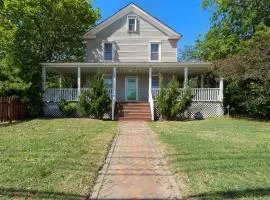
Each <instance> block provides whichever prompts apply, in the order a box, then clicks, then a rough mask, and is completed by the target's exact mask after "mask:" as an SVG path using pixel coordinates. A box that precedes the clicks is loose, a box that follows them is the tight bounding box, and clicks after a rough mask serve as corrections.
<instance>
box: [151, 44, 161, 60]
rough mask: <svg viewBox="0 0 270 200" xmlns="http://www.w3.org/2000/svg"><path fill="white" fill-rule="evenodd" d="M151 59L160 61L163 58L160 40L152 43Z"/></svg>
mask: <svg viewBox="0 0 270 200" xmlns="http://www.w3.org/2000/svg"><path fill="white" fill-rule="evenodd" d="M150 60H151V61H160V60H161V46H160V42H152V43H150Z"/></svg>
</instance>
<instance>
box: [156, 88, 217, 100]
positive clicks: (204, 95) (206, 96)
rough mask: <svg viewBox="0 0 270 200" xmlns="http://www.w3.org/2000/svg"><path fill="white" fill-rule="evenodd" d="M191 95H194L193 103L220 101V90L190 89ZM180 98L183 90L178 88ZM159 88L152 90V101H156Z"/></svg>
mask: <svg viewBox="0 0 270 200" xmlns="http://www.w3.org/2000/svg"><path fill="white" fill-rule="evenodd" d="M191 90H192V94H193V95H194V97H193V99H192V100H193V101H222V100H221V94H220V88H192V89H191ZM179 91H180V93H181V96H182V95H183V93H184V89H183V88H179ZM159 92H160V88H152V94H153V99H154V100H156V98H157V96H158V95H159Z"/></svg>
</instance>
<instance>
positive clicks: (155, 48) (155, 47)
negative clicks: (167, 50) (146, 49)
mask: <svg viewBox="0 0 270 200" xmlns="http://www.w3.org/2000/svg"><path fill="white" fill-rule="evenodd" d="M158 51H159V44H151V52H158Z"/></svg>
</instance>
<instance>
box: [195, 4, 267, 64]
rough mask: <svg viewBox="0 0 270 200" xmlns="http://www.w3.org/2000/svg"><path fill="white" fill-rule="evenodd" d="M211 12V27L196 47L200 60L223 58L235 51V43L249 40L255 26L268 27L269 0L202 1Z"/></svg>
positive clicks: (237, 44)
mask: <svg viewBox="0 0 270 200" xmlns="http://www.w3.org/2000/svg"><path fill="white" fill-rule="evenodd" d="M203 8H205V9H210V10H211V12H212V18H211V22H212V27H211V29H210V31H209V32H208V33H207V34H206V35H205V37H204V38H200V39H199V40H198V41H197V47H198V49H199V52H200V53H201V58H202V59H204V60H216V59H220V58H225V57H227V56H229V55H232V54H235V53H237V52H239V51H240V50H241V49H240V48H239V44H241V43H242V42H243V41H246V40H248V39H250V38H251V37H252V36H253V35H254V33H255V32H256V30H257V26H258V25H260V24H264V25H266V26H270V15H269V11H270V1H269V0H260V1H258V0H203Z"/></svg>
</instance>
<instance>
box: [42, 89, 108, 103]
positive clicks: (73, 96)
mask: <svg viewBox="0 0 270 200" xmlns="http://www.w3.org/2000/svg"><path fill="white" fill-rule="evenodd" d="M91 90H92V88H81V92H83V91H91ZM107 92H108V94H109V96H110V98H111V99H112V89H111V88H108V89H107ZM63 99H65V100H67V101H78V89H77V88H48V89H46V90H45V92H44V94H43V101H44V102H59V101H61V100H63Z"/></svg>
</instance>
